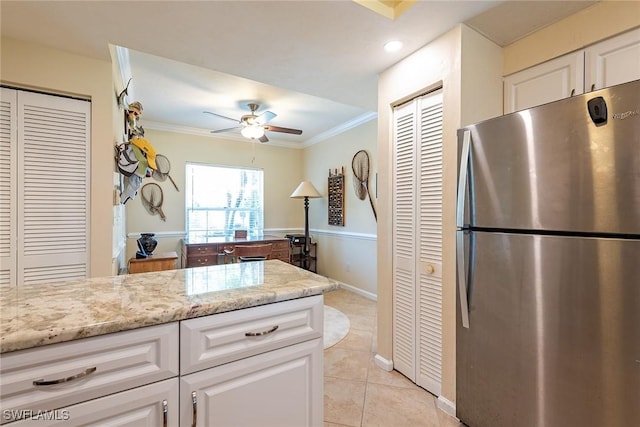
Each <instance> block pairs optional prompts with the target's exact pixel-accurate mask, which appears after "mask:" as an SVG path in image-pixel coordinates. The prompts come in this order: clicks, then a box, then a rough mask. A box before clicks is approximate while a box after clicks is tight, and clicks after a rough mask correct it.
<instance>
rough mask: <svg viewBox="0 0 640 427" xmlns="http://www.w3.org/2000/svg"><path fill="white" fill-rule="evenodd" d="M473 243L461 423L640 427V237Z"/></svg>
mask: <svg viewBox="0 0 640 427" xmlns="http://www.w3.org/2000/svg"><path fill="white" fill-rule="evenodd" d="M468 236H469V234H467V238H466V246H465V251H466V252H467V253H468V252H469V251H470V249H472V250H473V256H472V257H468V256H467V259H466V265H465V269H464V270H466V271H467V273H466V274H469V273H468V272H469V271H471V274H470V277H468V280H467V299H468V301H467V302H468V303H469V327H468V328H465V327H463V325H462V320H461V319H462V318H461V309H460V307H461V306H462V305H461V304H457V306H458V310H457V311H458V322H457V337H456V339H457V350H456V352H457V361H456V366H457V395H456V408H457V416H458V418H460V420H461V421H463V422H464V423H465V424H466V425H469V426H472V427H513V426H518V427H567V426H580V427H602V426H607V427H628V426H639V425H640V400H638V399H639V396H640V262H639V260H640V240H617V239H595V238H577V237H556V236H534V235H517V234H504V233H483V232H477V233H473V234H472V236H473V237H472V238H469V237H468ZM458 297H460V294H458Z"/></svg>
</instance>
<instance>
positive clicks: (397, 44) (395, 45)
mask: <svg viewBox="0 0 640 427" xmlns="http://www.w3.org/2000/svg"><path fill="white" fill-rule="evenodd" d="M401 48H402V42H401V41H400V40H392V41H390V42H386V43H385V44H384V50H386V51H387V52H397V51H398V50H400V49H401Z"/></svg>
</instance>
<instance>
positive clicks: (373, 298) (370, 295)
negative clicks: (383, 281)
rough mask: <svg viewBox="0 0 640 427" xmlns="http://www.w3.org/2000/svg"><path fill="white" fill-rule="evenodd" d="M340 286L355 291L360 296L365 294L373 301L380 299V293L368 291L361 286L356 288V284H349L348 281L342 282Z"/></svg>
mask: <svg viewBox="0 0 640 427" xmlns="http://www.w3.org/2000/svg"><path fill="white" fill-rule="evenodd" d="M340 287H341V288H343V289H347V290H348V291H351V292H353V293H354V294H358V295H360V296H363V297H365V298H367V299H370V300H371V301H378V295H376V294H374V293H372V292H368V291H363V290H362V289H360V288H356V287H355V286H352V285H347V284H346V283H343V282H340Z"/></svg>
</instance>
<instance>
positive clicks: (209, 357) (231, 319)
mask: <svg viewBox="0 0 640 427" xmlns="http://www.w3.org/2000/svg"><path fill="white" fill-rule="evenodd" d="M323 309H324V306H323V297H322V295H317V296H312V297H307V298H300V299H296V300H291V301H284V302H279V303H275V304H268V305H263V306H259V307H253V308H246V309H242V310H236V311H231V312H228V313H221V314H214V315H211V316H205V317H200V318H197V319H190V320H185V321H182V322H180V337H181V339H180V352H181V353H180V354H181V356H180V373H181V374H183V375H184V374H189V373H192V372H196V371H199V370H202V369H207V368H210V367H213V366H218V365H222V364H223V363H227V362H231V361H234V360H238V359H241V358H244V357H249V356H253V355H256V354H260V353H264V352H266V351H271V350H275V349H277V348H282V347H286V346H289V345H292V344H295V343H298V342H303V341H307V340H310V339H314V338H319V337H321V336H322V330H323V316H324V310H323Z"/></svg>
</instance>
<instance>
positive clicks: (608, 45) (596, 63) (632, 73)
mask: <svg viewBox="0 0 640 427" xmlns="http://www.w3.org/2000/svg"><path fill="white" fill-rule="evenodd" d="M584 72H585V79H584V80H585V91H590V90H597V89H602V88H605V87H609V86H614V85H617V84H621V83H626V82H630V81H633V80H638V79H640V28H639V29H636V30H633V31H629V32H627V33H624V34H621V35H619V36H617V37H612V38H610V39H607V40H605V41H602V42H600V43H597V44H595V45H593V46H591V47H588V48H587V49H585V69H584Z"/></svg>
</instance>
